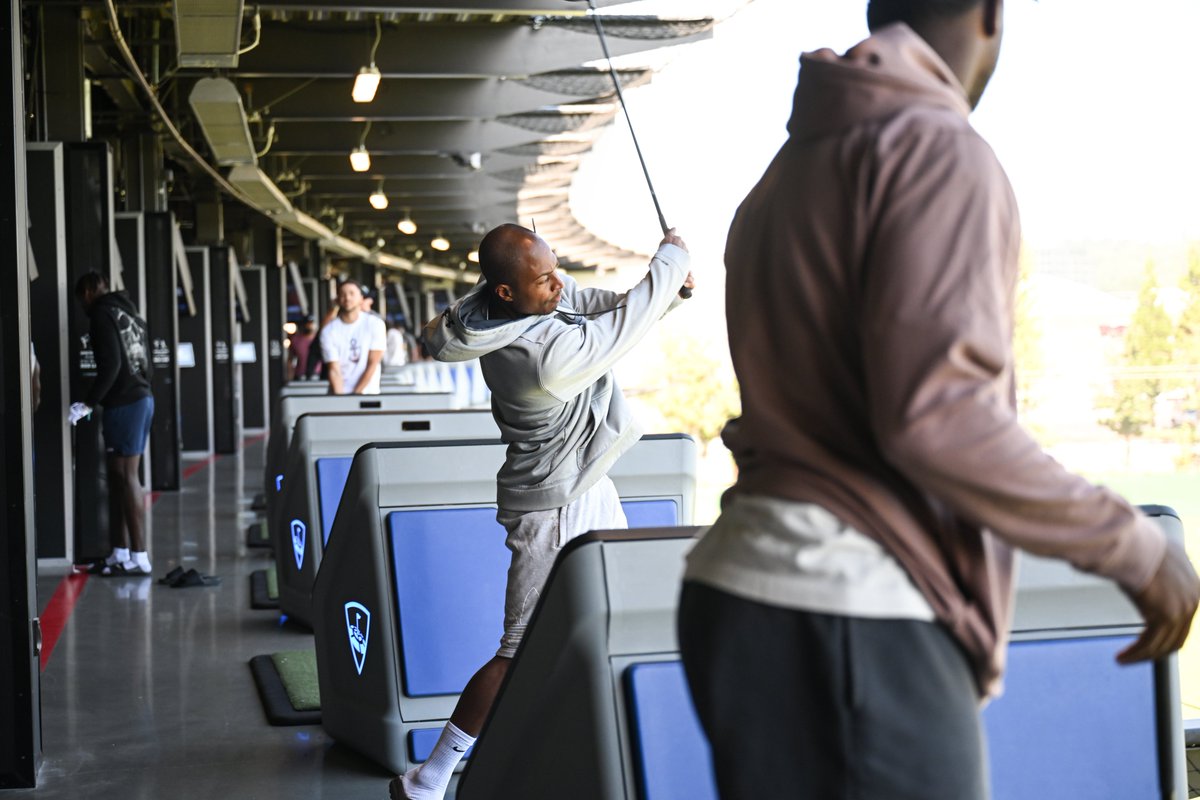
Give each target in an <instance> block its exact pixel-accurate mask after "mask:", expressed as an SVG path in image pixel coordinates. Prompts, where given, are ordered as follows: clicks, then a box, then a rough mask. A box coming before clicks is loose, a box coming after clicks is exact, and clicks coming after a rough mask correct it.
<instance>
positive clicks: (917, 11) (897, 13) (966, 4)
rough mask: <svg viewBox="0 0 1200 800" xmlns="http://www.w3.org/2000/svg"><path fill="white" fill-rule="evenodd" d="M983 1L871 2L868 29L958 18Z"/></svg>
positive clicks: (895, 0)
mask: <svg viewBox="0 0 1200 800" xmlns="http://www.w3.org/2000/svg"><path fill="white" fill-rule="evenodd" d="M982 2H983V0H870V3H868V4H867V27H868V28H870V29H871V30H873V31H874V30H877V29H878V28H882V27H883V26H884V25H890V24H891V23H893V22H907V23H909V24H914V23H921V22H924V21H927V20H930V19H935V18H937V17H956V16H958V15H959V14H964V13H966V12H967V11H970V10H971V9H972V8H975V7H976V6H978V5H979V4H980V3H982Z"/></svg>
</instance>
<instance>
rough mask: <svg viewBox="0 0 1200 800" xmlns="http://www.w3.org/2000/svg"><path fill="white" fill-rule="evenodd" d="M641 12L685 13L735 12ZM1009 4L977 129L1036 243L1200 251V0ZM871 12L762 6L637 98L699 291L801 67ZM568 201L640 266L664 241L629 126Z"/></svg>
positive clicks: (675, 7) (700, 7)
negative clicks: (1199, 39) (637, 257)
mask: <svg viewBox="0 0 1200 800" xmlns="http://www.w3.org/2000/svg"><path fill="white" fill-rule="evenodd" d="M641 5H644V6H645V7H646V8H647V9H652V10H660V9H661V10H662V13H663V14H664V15H666V14H668V13H674V14H678V15H680V16H689V15H691V14H695V13H697V12H698V11H704V10H716V11H722V10H723V11H724V12H725V13H728V12H729V11H730V10H733V9H735V8H737V5H738V4H737V3H736V2H732V0H725V1H724V2H721V0H709V1H708V2H703V0H689V2H687V3H681V2H668V0H647V2H646V3H644V4H641ZM1007 5H1008V9H1007V18H1006V36H1005V43H1004V52H1003V54H1002V56H1001V60H1000V66H999V69H998V70H997V74H996V76H995V78H994V79H993V81H992V84H991V85H990V86H989V88H988V92H987V94H986V95H985V96H984V98H983V102H982V104H981V105H980V107H979V110H978V111H977V112H976V113H975V115H974V116H973V117H972V121H973V123H974V124H975V126H976V128H977V129H978V130H979V131H980V132H981V133H982V134H983V136H984V137H985V138H986V139H987V140H988V141H989V142H990V143H991V144H992V146H993V148H994V149H995V150H996V152H997V154H998V156H999V157H1000V160H1001V162H1002V163H1003V164H1004V167H1005V169H1006V170H1007V171H1008V173H1009V176H1010V178H1011V180H1012V182H1013V185H1014V188H1015V190H1016V193H1017V199H1018V201H1019V203H1020V206H1021V212H1022V219H1023V223H1024V229H1025V235H1026V239H1027V240H1029V241H1030V242H1031V243H1033V244H1034V245H1035V246H1050V245H1055V244H1059V243H1062V242H1066V241H1077V240H1081V239H1082V240H1097V239H1101V240H1135V241H1144V242H1157V243H1177V242H1187V241H1200V153H1198V152H1197V150H1198V144H1197V143H1198V142H1200V102H1198V100H1197V97H1198V87H1200V59H1197V58H1196V57H1195V47H1194V36H1195V31H1196V30H1200V2H1198V1H1197V0H1142V2H1140V3H1130V2H1128V0H1122V1H1121V2H1118V0H1041V2H1034V0H1009V2H1008V4H1007ZM630 8H631V6H621V7H617V8H614V9H613V11H614V12H617V11H627V10H628V9H630ZM865 9H866V2H865V0H861V2H854V1H851V2H845V1H844V0H843V1H842V2H799V1H798V0H754V2H751V3H750V4H749V5H746V6H745V7H744V8H742V9H741V10H740V11H738V13H737V14H735V15H734V16H733V17H731V18H730V19H728V20H727V21H725V22H724V23H723V24H721V25H720V26H718V28H717V29H716V32H715V34H714V37H713V39H712V41H708V42H704V43H701V44H697V45H692V46H689V47H684V48H680V49H679V50H678V51H677V53H676V55H675V57H674V58H673V59H672V60H671V62H670V63H669V64H668V66H667V67H665V68H664V69H663V70H662V71H661V72H660V73H659V74H658V75H656V76H655V79H654V81H653V83H651V84H650V85H649V86H647V87H644V88H641V89H637V90H634V91H631V92H630V93H629V95H628V97H627V98H626V99H627V100H628V101H629V104H630V113H631V114H632V116H633V123H634V127H635V129H636V130H637V134H638V139H639V141H640V143H641V145H642V150H643V152H644V154H645V157H646V160H647V163H648V166H649V169H650V175H651V178H652V179H653V180H654V184H655V189H656V191H657V193H658V197H659V200H660V202H661V204H662V206H663V210H664V212H665V214H666V217H667V220H668V222H670V223H671V224H672V225H675V226H676V227H678V228H679V230H680V233H681V234H682V235H683V236H684V237H685V238H686V239H687V241H688V243H689V245H690V247H691V249H692V252H693V255H694V257H695V259H696V262H697V267H698V268H703V267H704V266H705V265H707V266H710V267H714V268H715V269H712V270H711V271H708V274H707V275H704V276H703V277H701V276H700V274H699V273H698V277H699V278H700V279H701V280H718V281H720V280H722V279H723V270H721V268H720V265H721V253H722V250H723V246H724V238H725V233H726V231H727V229H728V226H729V221H730V219H731V217H732V214H733V211H734V210H735V209H736V207H737V204H738V203H739V202H740V200H741V198H742V197H743V196H744V195H745V194H746V192H747V191H748V190H749V188H750V187H751V186H753V184H754V182H755V181H756V180H757V179H758V177H759V175H760V174H761V173H762V170H763V169H764V168H765V166H766V165H767V163H768V162H769V161H770V159H771V157H772V156H773V155H774V153H775V151H776V150H777V149H778V147H779V145H780V144H781V143H782V142H783V140H784V137H785V131H784V126H785V124H786V122H787V118H788V115H789V113H790V110H791V94H792V90H793V88H794V86H795V79H796V72H797V68H798V61H797V59H798V57H799V54H800V53H801V52H802V51H805V50H812V49H816V48H819V47H823V46H829V47H832V48H834V49H837V50H839V51H841V50H845V49H846V48H847V47H849V46H851V45H852V44H854V43H855V42H857V41H858V40H859V39H861V38H863V37H864V36H865V35H866V23H865ZM637 61H638V59H636V58H634V59H631V62H632V63H637ZM572 204H573V207H574V209H575V212H576V215H577V216H578V217H579V218H580V219H581V220H582V221H583V222H584V223H585V224H586V225H588V226H589V227H591V228H592V229H593V230H595V231H596V232H597V233H598V234H599V235H602V236H605V237H606V238H609V239H611V240H613V241H615V242H617V243H619V244H622V245H624V246H627V247H630V248H632V249H637V250H641V251H651V250H652V249H653V247H654V246H655V244H657V241H658V239H659V234H658V225H657V218H656V216H655V214H654V210H653V206H652V205H651V203H650V199H649V193H648V192H647V190H646V187H645V184H644V182H643V180H642V177H641V171H640V168H639V167H638V164H637V160H636V156H635V154H634V152H633V148H632V145H631V144H630V142H629V135H628V132H627V131H626V129H625V126H624V121H623V120H621V119H620V118H618V121H617V123H616V124H615V125H614V126H613V127H611V128H610V129H609V132H607V133H606V134H605V135H604V137H603V138H602V140H601V141H600V142H599V143H598V144H597V146H596V148H595V150H594V151H593V153H592V155H591V156H589V158H587V159H586V160H585V162H584V165H583V167H582V169H581V170H580V173H579V175H578V178H577V179H576V181H575V189H574V191H573V194H572Z"/></svg>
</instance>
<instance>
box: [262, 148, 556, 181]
mask: <svg viewBox="0 0 1200 800" xmlns="http://www.w3.org/2000/svg"><path fill="white" fill-rule="evenodd" d="M261 161H262V162H265V163H267V164H269V165H270V169H268V168H267V167H263V169H266V170H267V172H269V173H270V174H271V175H274V176H278V175H279V174H280V173H281V172H283V171H285V170H286V169H287V168H289V167H294V168H295V169H296V170H297V172H300V173H302V174H303V176H304V177H305V178H309V179H315V180H320V179H326V178H355V177H357V178H361V177H362V176H363V175H373V176H379V175H384V176H387V177H388V179H389V180H390V179H392V178H428V179H431V180H435V179H442V178H444V179H448V180H462V179H464V178H471V177H473V176H476V175H491V174H493V173H495V172H506V171H508V170H512V169H521V168H524V167H527V166H530V165H533V164H535V163H537V156H533V155H520V156H514V155H508V154H505V153H489V154H488V156H487V158H486V159H485V160H484V162H483V169H481V170H479V171H478V172H475V171H473V170H469V169H467V168H465V167H461V166H459V165H458V164H456V163H455V162H454V161H453V160H452V159H450V158H448V157H447V156H444V155H441V154H414V155H388V154H382V153H380V154H376V153H372V154H371V169H370V170H369V171H367V172H355V171H354V170H352V169H350V160H349V158H348V156H347V153H346V152H341V153H335V154H321V155H310V156H304V157H298V158H287V159H285V158H280V157H278V154H274V153H273V154H272V155H271V156H270V157H269V158H266V159H262V160H261Z"/></svg>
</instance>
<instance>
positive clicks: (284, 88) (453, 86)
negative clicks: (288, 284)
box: [238, 70, 645, 122]
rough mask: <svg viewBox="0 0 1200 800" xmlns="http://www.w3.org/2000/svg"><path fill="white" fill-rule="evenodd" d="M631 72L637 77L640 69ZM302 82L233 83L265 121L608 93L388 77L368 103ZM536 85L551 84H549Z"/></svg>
mask: <svg viewBox="0 0 1200 800" xmlns="http://www.w3.org/2000/svg"><path fill="white" fill-rule="evenodd" d="M631 72H636V74H638V75H642V74H644V72H645V71H644V70H637V71H631ZM605 79H606V80H607V76H605ZM308 80H310V81H311V82H308V81H302V80H296V79H286V78H261V79H257V80H250V79H242V80H239V81H238V86H239V88H240V89H241V90H242V94H243V96H244V97H245V98H246V101H247V107H248V108H250V109H251V110H252V111H260V112H261V113H262V116H263V118H264V119H266V120H275V121H277V122H278V121H297V120H354V121H360V122H361V121H364V120H367V119H373V120H425V119H430V120H438V119H440V120H453V119H492V118H495V117H500V116H504V115H506V114H519V113H522V112H527V111H535V110H537V109H539V108H544V107H546V106H556V105H563V104H567V103H572V102H579V101H580V100H582V99H591V98H592V97H597V96H608V95H611V86H610V91H609V92H608V93H607V94H605V93H601V94H599V95H591V96H588V95H578V94H571V93H568V92H565V91H561V90H560V91H548V90H546V89H541V88H537V87H535V86H531V85H529V84H527V83H524V82H522V81H519V80H505V79H503V78H438V79H432V78H429V79H425V78H392V79H389V80H384V81H383V83H382V84H380V87H379V92H378V93H377V94H376V95H375V100H374V101H373V102H371V103H356V102H354V100H353V99H351V97H350V86H351V84H352V81H351V80H348V79H346V78H324V79H316V80H314V79H308ZM306 83H307V85H305V84H306ZM562 83H563V87H556V88H560V89H561V88H564V87H566V86H567V85H568V82H567V81H563V82H562ZM540 85H545V86H554V84H553V83H551V82H547V83H545V84H540ZM580 88H583V87H580ZM588 88H591V87H588ZM276 98H282V99H278V100H276Z"/></svg>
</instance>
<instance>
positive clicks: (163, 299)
mask: <svg viewBox="0 0 1200 800" xmlns="http://www.w3.org/2000/svg"><path fill="white" fill-rule="evenodd" d="M145 216H146V327H147V328H149V330H150V354H151V359H152V360H153V363H154V377H153V379H152V380H151V383H150V386H151V389H152V391H153V392H154V420H153V422H151V424H150V485H151V487H152V488H154V489H159V490H161V489H169V490H174V489H178V488H179V449H180V442H179V365H178V363H177V362H176V359H175V354H176V348H177V346H178V344H179V316H178V313H179V312H178V307H179V282H178V278H179V276H178V272H177V269H176V266H175V258H176V253H175V246H174V245H175V243H174V236H175V217H174V215H172V214H171V213H170V212H166V211H163V212H152V213H148V214H146V215H145ZM180 255H182V254H180ZM185 306H186V304H185ZM183 313H186V311H184V312H183Z"/></svg>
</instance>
